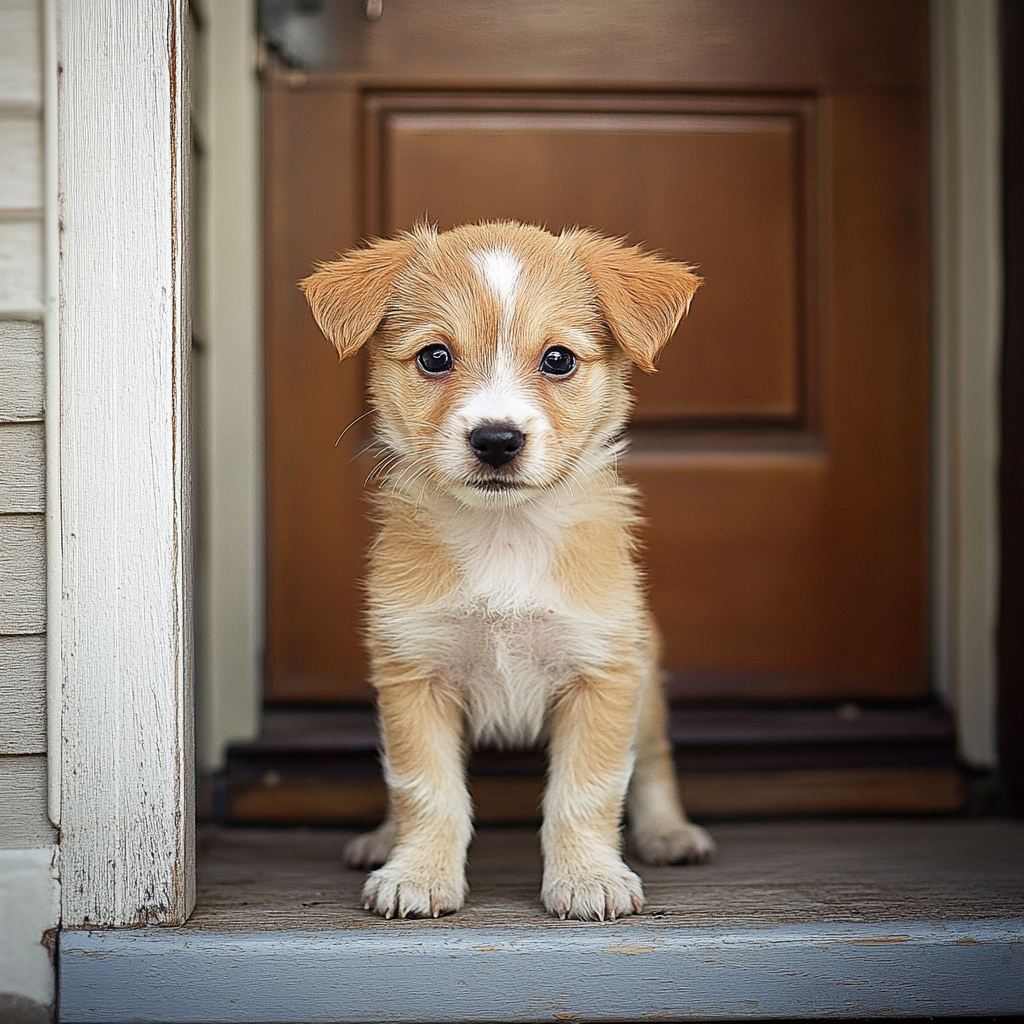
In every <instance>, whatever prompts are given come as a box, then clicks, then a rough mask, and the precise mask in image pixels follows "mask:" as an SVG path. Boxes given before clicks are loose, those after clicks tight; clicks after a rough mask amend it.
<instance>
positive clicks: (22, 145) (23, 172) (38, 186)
mask: <svg viewBox="0 0 1024 1024" xmlns="http://www.w3.org/2000/svg"><path fill="white" fill-rule="evenodd" d="M42 135H43V126H42V123H41V121H40V119H39V117H38V116H34V115H31V114H22V115H6V116H5V115H4V114H3V112H2V111H0V212H2V211H7V210H39V209H40V208H41V207H42V205H43V138H42Z"/></svg>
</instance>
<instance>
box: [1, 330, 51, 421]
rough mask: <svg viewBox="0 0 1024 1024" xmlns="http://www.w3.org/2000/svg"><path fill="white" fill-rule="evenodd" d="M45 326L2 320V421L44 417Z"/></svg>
mask: <svg viewBox="0 0 1024 1024" xmlns="http://www.w3.org/2000/svg"><path fill="white" fill-rule="evenodd" d="M44 393H45V392H44V384H43V325H42V324H40V323H30V322H27V321H24V320H8V321H6V322H4V321H0V423H17V422H20V421H24V420H41V419H42V418H43V395H44Z"/></svg>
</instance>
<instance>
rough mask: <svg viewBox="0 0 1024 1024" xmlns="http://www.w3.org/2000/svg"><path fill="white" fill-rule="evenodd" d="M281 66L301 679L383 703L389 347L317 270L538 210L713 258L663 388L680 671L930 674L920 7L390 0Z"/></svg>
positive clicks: (654, 408) (708, 689)
mask: <svg viewBox="0 0 1024 1024" xmlns="http://www.w3.org/2000/svg"><path fill="white" fill-rule="evenodd" d="M361 12H362V7H361V5H359V4H355V3H353V4H346V3H339V4H336V5H334V6H333V7H329V8H327V9H326V11H325V13H323V14H322V15H321V16H320V19H321V20H320V22H319V27H318V30H317V31H319V33H320V36H319V37H318V38H319V39H320V46H319V50H318V51H317V53H316V54H313V55H310V54H306V55H305V56H303V55H302V54H299V56H298V57H296V55H295V54H290V53H287V52H286V53H285V54H284V55H283V56H284V58H285V59H290V60H292V62H293V63H303V64H305V67H304V68H302V69H301V70H295V69H288V68H287V67H285V66H284V64H283V63H282V62H281V61H280V60H278V61H274V60H272V61H271V63H270V65H269V68H268V71H267V73H266V75H265V89H264V100H265V107H264V117H265V122H264V131H265V154H266V156H265V161H266V162H265V194H266V200H267V205H266V252H267V262H266V294H267V307H266V333H267V385H268V386H267V513H268V523H267V527H268V533H267V543H268V579H267V584H268V602H267V609H268V648H267V698H268V700H269V701H271V702H295V701H298V702H321V703H344V702H353V701H356V702H358V701H362V700H365V699H367V698H368V697H369V690H368V687H367V684H366V681H365V673H366V670H365V661H364V658H363V654H362V649H361V643H360V638H359V622H360V616H361V612H360V606H361V596H360V592H359V585H358V579H359V576H360V574H361V569H362V561H363V552H364V549H365V545H366V543H367V539H368V529H367V526H366V525H365V522H364V517H363V508H364V502H363V498H362V493H363V481H364V477H365V476H366V473H367V471H368V468H367V466H366V465H365V464H364V463H363V462H362V461H361V460H360V458H359V457H358V454H357V453H358V451H359V449H360V446H361V445H362V444H363V443H365V432H364V431H363V430H361V429H360V427H359V426H358V425H357V426H356V427H354V428H352V429H351V430H349V431H348V432H347V433H346V434H345V435H344V436H343V437H342V438H341V440H340V442H338V443H337V444H335V440H336V438H338V436H339V435H340V434H341V433H342V431H343V430H344V429H345V427H346V426H347V425H348V424H349V422H350V421H352V420H353V419H354V418H355V417H356V416H358V415H360V413H361V412H362V411H363V408H364V407H363V399H362V382H361V373H362V367H361V365H360V363H359V362H358V361H356V360H353V361H350V362H349V363H346V364H343V365H342V366H340V367H339V366H338V365H337V363H336V359H335V357H334V355H333V350H332V349H331V348H330V347H329V346H328V344H327V343H326V342H325V341H323V340H322V338H321V337H320V336H319V333H318V331H317V329H316V327H315V325H314V324H313V321H312V318H311V317H310V316H309V314H308V312H307V310H306V309H305V305H304V302H303V299H302V297H301V295H300V294H299V292H298V290H297V289H296V287H295V282H296V281H298V280H299V278H301V277H303V276H304V275H305V274H307V273H308V272H309V268H310V266H311V264H312V262H313V261H315V260H322V259H328V258H331V257H332V256H333V255H334V254H335V253H336V252H338V251H340V250H342V249H345V248H347V247H349V246H352V245H354V244H357V243H358V242H359V240H360V239H361V238H363V237H366V236H369V235H375V234H386V233H389V232H391V231H394V230H396V229H398V228H403V227H409V226H411V225H412V223H413V222H414V221H416V220H417V219H419V218H423V217H426V218H427V219H429V220H431V221H436V222H438V223H439V224H440V226H441V227H442V228H444V227H449V226H452V225H454V224H458V223H462V222H466V221H474V220H479V219H483V218H495V217H514V218H518V219H522V220H526V221H531V222H536V223H542V224H545V225H547V226H548V227H549V228H551V229H554V230H557V229H558V228H560V227H562V226H563V225H571V224H583V225H588V226H593V227H596V228H599V229H601V230H603V231H605V232H608V233H610V234H614V235H624V236H628V237H630V238H631V239H633V240H635V241H640V242H644V243H646V244H647V245H649V246H650V247H653V248H656V249H660V250H662V251H664V252H666V253H668V254H669V255H670V256H672V257H675V258H679V259H683V260H687V261H691V262H695V263H697V264H699V265H700V273H701V274H702V275H703V276H704V278H705V279H706V284H705V285H704V287H703V288H702V289H701V290H700V291H699V292H698V294H697V297H696V299H695V300H694V304H693V309H692V313H691V316H690V318H689V319H688V320H687V321H686V322H684V324H683V325H682V327H681V328H680V330H679V332H678V336H677V337H676V338H675V339H673V341H672V342H670V344H669V346H668V348H667V349H666V352H665V355H664V357H663V360H662V364H661V371H660V373H659V374H658V375H657V376H654V377H650V378H646V377H640V376H639V375H638V379H637V380H636V381H635V385H636V390H637V396H638V402H637V407H636V414H635V417H634V422H633V426H632V431H631V436H632V448H631V452H630V454H629V456H628V457H627V458H626V459H625V460H624V462H623V470H624V472H625V474H626V475H627V476H628V477H629V478H630V479H631V480H634V481H635V482H636V483H637V484H638V485H639V486H640V487H641V488H642V490H643V493H644V495H645V510H646V515H647V521H648V522H647V528H646V531H645V544H646V563H647V568H648V573H649V579H650V590H651V599H652V602H653V606H654V610H655V613H656V616H657V618H658V621H659V623H660V625H661V628H662V632H663V634H664V639H665V667H666V668H667V669H668V670H669V672H670V673H671V678H672V689H673V692H674V694H675V696H677V697H679V698H689V699H699V700H705V699H712V700H716V699H739V700H756V701H779V700H792V699H802V700H812V701H829V702H833V701H841V700H857V699H877V700H900V699H908V698H915V697H920V696H923V695H924V694H925V692H926V688H927V671H928V660H927V582H928V581H927V536H928V532H927V485H928V473H927V464H928V431H927V422H928V388H929V382H928V374H929V368H928V322H927V308H928V232H927V224H928V209H927V183H928V166H927V93H926V82H927V69H926V57H925V55H926V38H927V26H926V19H925V6H924V4H923V3H921V2H906V3H901V4H890V3H887V2H867V3H865V2H857V3H853V2H848V0H829V2H821V0H780V2H777V3H774V4H771V5H768V4H763V3H758V2H756V0H716V2H715V3H707V2H703V0H672V2H669V0H642V2H637V3H633V4H629V5H623V4H620V3H618V2H617V0H585V2H584V0H581V2H579V3H576V4H568V5H561V6H557V5H549V4H546V3H542V2H540V0H523V2H520V3H516V4H508V5H487V4H478V3H474V2H473V0H444V2H440V0H439V2H437V3H433V4H419V3H416V2H415V0H388V2H387V3H386V4H385V5H384V15H383V17H382V18H381V19H380V20H379V21H377V22H373V23H370V22H368V21H366V20H365V19H364V18H363V17H362V13H361Z"/></svg>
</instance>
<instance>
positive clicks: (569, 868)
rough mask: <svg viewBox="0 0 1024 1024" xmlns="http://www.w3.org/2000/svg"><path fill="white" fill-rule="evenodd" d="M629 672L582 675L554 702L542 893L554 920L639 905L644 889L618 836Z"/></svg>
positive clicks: (631, 692)
mask: <svg viewBox="0 0 1024 1024" xmlns="http://www.w3.org/2000/svg"><path fill="white" fill-rule="evenodd" d="M635 675H636V673H635V672H633V671H631V670H630V669H628V668H624V669H623V670H622V671H621V672H619V673H615V674H609V675H607V676H604V677H602V678H599V679H598V678H589V679H588V678H583V679H580V680H578V681H577V682H575V683H574V684H573V685H572V686H571V687H570V688H569V689H568V690H567V691H566V692H565V693H564V694H562V695H561V697H560V698H559V701H558V703H557V705H556V706H555V708H554V713H553V715H552V723H551V743H550V764H549V768H548V784H547V789H546V790H545V793H544V824H543V826H542V828H541V845H542V847H543V850H544V880H543V883H542V886H541V899H542V901H543V902H544V906H546V907H547V908H548V910H550V911H551V913H553V914H557V915H558V916H559V917H560V918H566V917H571V918H579V919H581V920H584V921H595V920H596V921H602V920H606V919H607V920H610V919H612V918H615V917H620V916H622V915H624V914H632V913H638V912H639V911H640V909H641V908H642V907H643V902H644V896H643V887H642V885H641V883H640V879H639V878H638V877H637V876H636V874H634V873H633V872H632V871H631V870H630V869H629V868H628V867H627V866H626V865H625V864H624V863H623V861H622V857H621V853H620V849H621V837H620V834H619V826H620V822H621V818H622V804H623V800H624V799H625V795H626V785H627V783H628V782H629V775H630V771H631V769H632V765H633V753H632V752H633V731H634V727H635V722H636V700H637V683H636V679H635Z"/></svg>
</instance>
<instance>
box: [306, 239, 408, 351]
mask: <svg viewBox="0 0 1024 1024" xmlns="http://www.w3.org/2000/svg"><path fill="white" fill-rule="evenodd" d="M415 245H416V243H415V240H414V238H413V237H412V235H399V236H398V237H397V238H381V239H377V240H375V241H373V242H371V243H370V244H369V245H368V246H366V248H364V249H353V250H352V251H351V252H347V253H345V255H344V256H342V257H341V259H340V260H335V261H334V262H333V263H321V264H318V266H317V269H316V273H314V274H310V276H309V277H307V278H306V279H305V280H304V281H300V282H299V287H300V288H301V289H302V291H303V292H304V293H305V296H306V299H307V301H308V302H309V305H310V308H311V309H312V310H313V316H314V317H315V318H316V322H317V323H318V324H319V325H320V330H321V331H323V332H324V334H325V335H327V338H328V339H329V340H330V341H331V342H332V343H333V344H334V347H335V348H336V349H337V350H338V355H339V356H340V357H341V358H342V359H344V358H345V357H346V356H350V355H352V353H353V352H356V351H358V350H359V349H360V348H362V346H363V344H364V343H365V342H366V341H367V340H368V339H369V338H370V337H371V336H372V335H373V332H374V331H376V330H377V328H378V327H379V326H380V322H381V320H383V319H384V314H385V313H386V312H387V306H388V299H389V298H390V297H391V291H392V289H393V288H394V284H395V278H396V277H397V276H398V274H399V272H400V271H401V270H402V268H403V267H404V266H405V265H406V264H407V263H408V262H409V259H410V257H411V256H412V254H413V249H414V248H415Z"/></svg>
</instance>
